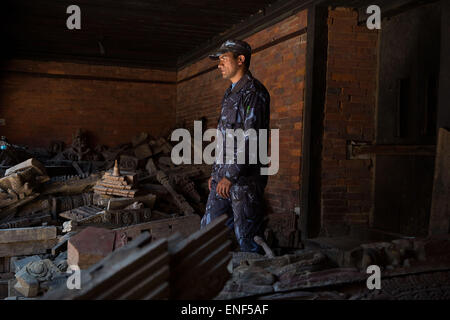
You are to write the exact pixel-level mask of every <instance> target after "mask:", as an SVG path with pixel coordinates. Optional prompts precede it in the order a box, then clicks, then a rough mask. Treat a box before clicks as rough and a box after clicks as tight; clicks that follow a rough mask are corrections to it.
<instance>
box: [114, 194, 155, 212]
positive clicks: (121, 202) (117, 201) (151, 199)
mask: <svg viewBox="0 0 450 320" xmlns="http://www.w3.org/2000/svg"><path fill="white" fill-rule="evenodd" d="M155 201H156V196H155V195H153V194H147V195H145V196H139V197H135V198H132V199H130V198H111V199H109V201H108V206H107V208H106V209H107V210H117V209H123V208H125V207H126V206H128V205H130V204H132V203H134V202H142V203H143V204H144V205H145V206H146V207H148V208H150V209H152V208H153V206H154V204H155Z"/></svg>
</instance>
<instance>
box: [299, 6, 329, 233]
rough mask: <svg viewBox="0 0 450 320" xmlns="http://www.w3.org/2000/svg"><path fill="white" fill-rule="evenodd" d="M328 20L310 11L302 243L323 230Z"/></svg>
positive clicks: (317, 9)
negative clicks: (321, 170)
mask: <svg viewBox="0 0 450 320" xmlns="http://www.w3.org/2000/svg"><path fill="white" fill-rule="evenodd" d="M327 17H328V9H327V7H324V6H319V5H316V6H311V7H309V8H308V32H307V40H306V45H307V49H306V79H305V80H306V87H305V106H304V110H303V119H304V122H303V137H302V145H303V148H302V150H303V151H302V152H303V155H302V158H301V166H300V168H301V171H300V173H299V174H300V181H301V182H300V190H301V195H300V197H301V199H300V206H301V207H300V219H298V229H300V231H301V238H302V239H306V238H308V237H310V236H311V235H316V234H317V233H318V231H319V228H320V163H321V161H320V159H321V150H322V136H323V114H324V108H325V90H326V61H327V44H328V34H327V30H328V29H327Z"/></svg>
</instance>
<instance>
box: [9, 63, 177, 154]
mask: <svg viewBox="0 0 450 320" xmlns="http://www.w3.org/2000/svg"><path fill="white" fill-rule="evenodd" d="M2 70H3V72H2V73H1V78H0V118H2V119H5V120H6V126H4V127H0V132H1V135H5V136H7V138H8V139H9V140H10V142H12V143H17V144H27V145H30V146H42V147H47V146H48V145H49V142H50V141H51V140H63V141H65V142H66V143H70V142H71V139H72V133H74V132H75V131H76V129H77V128H83V129H86V130H87V131H88V132H90V133H91V136H92V138H93V139H92V140H93V141H92V143H93V144H97V143H99V144H105V145H109V146H115V145H117V144H119V143H124V142H129V141H130V140H131V138H132V137H133V136H135V135H136V134H137V133H139V132H141V131H145V132H149V133H150V134H153V135H156V136H158V135H160V134H161V133H163V132H164V133H165V132H166V131H167V129H168V128H169V127H170V126H173V125H174V124H175V102H176V98H175V96H176V84H175V81H176V73H175V72H165V71H158V70H148V69H135V68H124V67H108V66H96V65H87V64H75V63H58V62H37V61H27V60H13V61H9V62H8V63H5V64H4V65H3V66H2ZM5 71H6V72H5ZM55 76H56V77H55ZM74 76H75V77H78V78H74ZM111 78H114V79H121V80H122V81H114V79H111ZM108 79H109V80H108ZM127 80H129V81H127ZM139 81H150V82H139ZM151 81H158V82H161V81H162V82H169V84H161V83H151ZM170 83H172V84H170Z"/></svg>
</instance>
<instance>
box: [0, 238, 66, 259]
mask: <svg viewBox="0 0 450 320" xmlns="http://www.w3.org/2000/svg"><path fill="white" fill-rule="evenodd" d="M57 243H58V239H56V238H55V239H48V240H40V241H24V242H13V243H2V244H0V257H14V256H28V255H33V254H41V253H46V252H47V250H48V249H51V248H52V247H53V246H55V245H56V244H57Z"/></svg>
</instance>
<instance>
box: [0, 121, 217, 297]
mask: <svg viewBox="0 0 450 320" xmlns="http://www.w3.org/2000/svg"><path fill="white" fill-rule="evenodd" d="M1 143H2V148H1V150H0V174H1V175H0V176H1V178H0V297H3V298H4V297H7V296H8V297H13V296H18V297H25V298H34V297H37V296H40V295H42V294H44V293H45V292H47V291H48V290H49V289H50V288H54V287H55V286H56V285H57V284H58V283H59V282H61V281H63V280H64V279H65V278H66V277H67V276H66V274H65V271H66V268H67V264H69V265H79V266H80V267H81V268H82V269H87V268H89V267H90V266H92V265H94V264H95V263H98V262H99V261H101V260H102V259H104V258H105V257H106V256H108V255H109V254H111V253H113V252H114V251H115V250H117V249H119V248H121V247H123V246H126V245H127V244H128V243H129V242H132V241H133V240H134V239H136V238H138V237H139V236H140V235H141V234H142V233H146V232H148V233H149V239H150V241H151V242H154V241H158V240H161V239H163V238H168V237H170V236H172V235H173V234H176V233H178V234H179V235H180V236H181V237H184V238H185V237H188V236H189V235H191V234H193V233H194V232H196V231H197V230H198V229H199V227H200V218H201V216H202V215H203V213H204V209H205V202H206V199H207V195H208V181H207V180H208V178H209V176H210V167H208V166H204V165H189V166H184V165H179V166H175V165H174V164H173V163H172V161H171V158H170V153H171V149H172V145H171V144H170V143H169V142H168V140H166V139H164V138H159V139H155V138H152V137H151V136H149V135H148V134H146V133H142V134H140V135H138V136H137V137H135V138H134V139H133V141H131V142H130V143H128V144H123V145H119V146H117V147H114V148H109V147H105V146H101V147H97V148H90V147H88V144H87V138H86V134H85V133H84V132H83V131H81V130H78V131H77V133H76V134H75V135H74V136H73V142H72V145H71V146H69V147H65V146H64V143H62V142H53V143H52V144H51V146H50V148H49V149H48V150H43V149H27V148H23V147H20V146H17V145H13V144H10V143H8V142H7V140H6V139H4V138H3V139H2V141H1Z"/></svg>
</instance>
